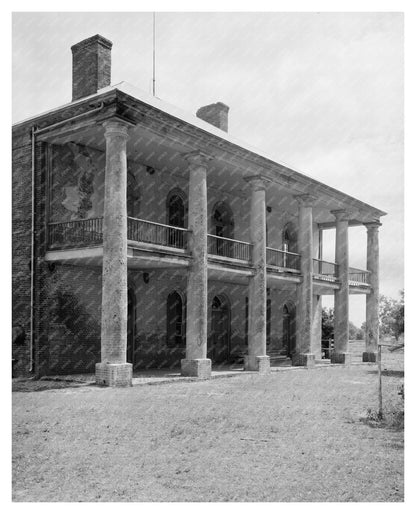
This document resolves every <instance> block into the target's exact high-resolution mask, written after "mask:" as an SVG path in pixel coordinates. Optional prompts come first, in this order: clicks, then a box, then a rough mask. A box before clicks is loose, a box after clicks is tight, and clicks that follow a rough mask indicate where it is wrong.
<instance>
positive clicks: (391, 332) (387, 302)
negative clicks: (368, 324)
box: [379, 291, 404, 340]
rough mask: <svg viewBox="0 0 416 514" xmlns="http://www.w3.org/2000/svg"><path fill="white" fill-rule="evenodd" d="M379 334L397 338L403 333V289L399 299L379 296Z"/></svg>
mask: <svg viewBox="0 0 416 514" xmlns="http://www.w3.org/2000/svg"><path fill="white" fill-rule="evenodd" d="M379 320H380V336H381V337H385V336H393V337H395V339H396V340H397V339H398V338H399V336H400V335H401V334H403V333H404V291H400V299H399V300H395V299H394V298H390V297H388V296H384V295H381V296H380V308H379Z"/></svg>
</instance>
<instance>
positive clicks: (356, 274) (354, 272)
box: [348, 268, 370, 284]
mask: <svg viewBox="0 0 416 514" xmlns="http://www.w3.org/2000/svg"><path fill="white" fill-rule="evenodd" d="M369 276H370V272H369V271H367V270H364V269H358V268H349V270H348V278H349V281H350V282H352V283H353V284H354V283H356V284H368V283H369Z"/></svg>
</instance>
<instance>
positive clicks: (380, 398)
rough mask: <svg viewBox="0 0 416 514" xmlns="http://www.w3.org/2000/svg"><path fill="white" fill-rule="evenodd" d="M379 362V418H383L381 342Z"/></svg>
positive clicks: (378, 355)
mask: <svg viewBox="0 0 416 514" xmlns="http://www.w3.org/2000/svg"><path fill="white" fill-rule="evenodd" d="M377 364H378V417H379V419H383V397H382V389H381V344H379V345H378V351H377Z"/></svg>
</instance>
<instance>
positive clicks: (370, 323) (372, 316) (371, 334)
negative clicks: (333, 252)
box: [363, 221, 381, 362]
mask: <svg viewBox="0 0 416 514" xmlns="http://www.w3.org/2000/svg"><path fill="white" fill-rule="evenodd" d="M364 225H365V226H366V227H367V270H368V271H369V272H370V276H369V280H368V282H369V284H370V286H371V293H370V294H368V295H366V322H365V352H364V353H363V362H376V361H377V347H378V342H379V319H378V311H379V242H378V229H379V227H380V226H381V223H380V222H379V221H374V222H372V223H364Z"/></svg>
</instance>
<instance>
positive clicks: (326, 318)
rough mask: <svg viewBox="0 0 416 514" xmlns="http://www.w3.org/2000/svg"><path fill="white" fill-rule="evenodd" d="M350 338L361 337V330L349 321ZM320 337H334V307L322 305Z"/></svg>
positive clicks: (362, 336)
mask: <svg viewBox="0 0 416 514" xmlns="http://www.w3.org/2000/svg"><path fill="white" fill-rule="evenodd" d="M349 332H350V339H363V338H364V335H363V331H362V330H361V329H360V328H358V327H356V326H355V325H354V323H353V322H352V321H350V322H349ZM322 339H324V340H325V339H334V309H332V308H330V307H329V308H328V307H323V309H322Z"/></svg>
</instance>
